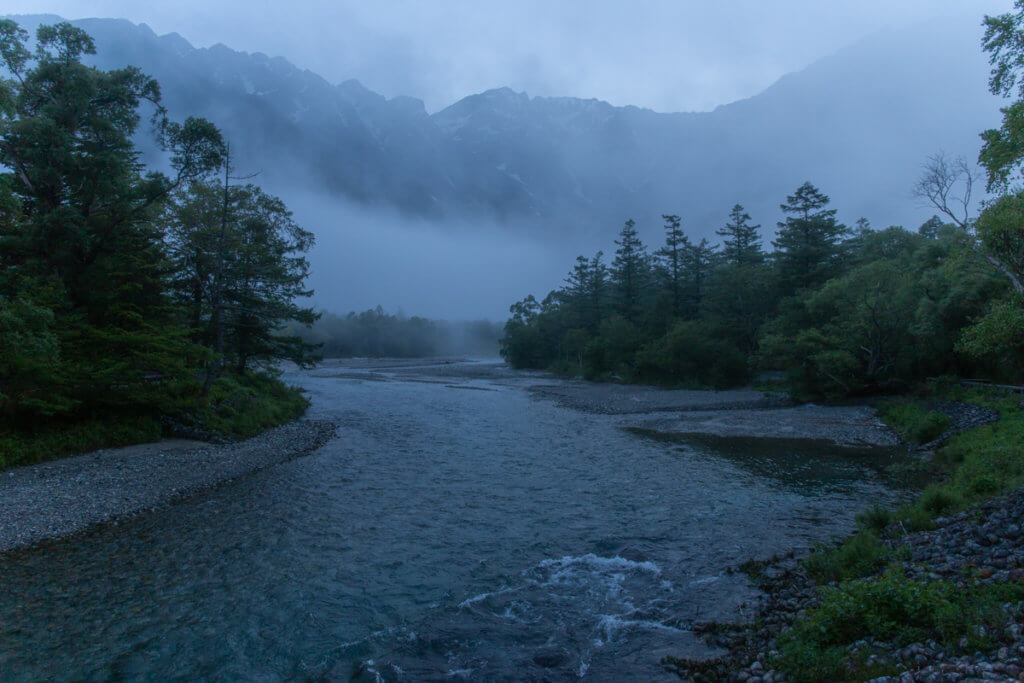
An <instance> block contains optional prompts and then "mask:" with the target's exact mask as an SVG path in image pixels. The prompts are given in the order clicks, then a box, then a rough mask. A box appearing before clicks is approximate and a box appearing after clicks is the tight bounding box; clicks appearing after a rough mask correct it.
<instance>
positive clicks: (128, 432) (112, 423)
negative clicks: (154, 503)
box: [0, 413, 161, 469]
mask: <svg viewBox="0 0 1024 683" xmlns="http://www.w3.org/2000/svg"><path fill="white" fill-rule="evenodd" d="M160 435H161V428H160V423H159V422H157V420H156V419H155V418H153V417H152V416H150V415H130V414H127V415H119V414H116V413H114V414H109V415H107V416H105V417H103V418H91V419H84V420H83V419H77V420H74V421H64V420H54V421H51V422H48V423H46V424H41V425H35V426H32V427H27V428H22V429H16V430H10V431H7V432H5V433H3V434H0V469H6V468H8V467H19V466H23V465H32V464H35V463H37V462H42V461H44V460H50V459H52V458H56V457H60V456H62V455H71V454H74V453H82V452H85V451H91V450H95V449H97V448H113V447H116V446H130V445H132V444H137V443H146V442H149V441H156V440H157V439H159V438H160Z"/></svg>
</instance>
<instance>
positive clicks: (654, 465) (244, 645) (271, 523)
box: [0, 363, 894, 680]
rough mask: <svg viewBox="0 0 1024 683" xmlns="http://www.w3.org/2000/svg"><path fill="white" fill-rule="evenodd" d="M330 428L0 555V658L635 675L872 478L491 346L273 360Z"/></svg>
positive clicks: (443, 675)
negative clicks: (659, 434)
mask: <svg viewBox="0 0 1024 683" xmlns="http://www.w3.org/2000/svg"><path fill="white" fill-rule="evenodd" d="M288 379H289V380H290V381H293V382H296V383H300V384H302V385H303V386H304V387H305V388H307V389H308V390H309V392H310V396H311V398H312V401H313V406H312V408H311V411H310V416H311V417H314V418H330V419H333V420H335V421H336V422H337V423H338V424H339V425H340V429H339V437H338V438H337V439H336V440H334V441H333V442H331V443H329V444H328V445H326V446H325V447H323V448H322V449H320V450H319V451H317V452H316V453H314V454H312V455H310V456H307V457H304V458H299V459H297V460H294V461H291V462H289V463H286V464H284V465H280V466H278V467H274V468H271V469H268V470H264V471H262V472H260V473H257V474H255V475H253V476H250V477H246V478H243V479H242V480H239V481H235V482H231V483H228V484H225V485H223V486H220V487H218V488H215V489H213V490H212V491H207V492H205V493H203V494H201V495H199V496H197V497H195V498H192V499H190V500H188V501H186V502H183V503H180V504H177V505H174V506H173V507H170V508H167V509H163V510H160V511H157V512H155V513H152V514H149V515H147V516H143V517H140V518H138V519H135V520H132V521H130V522H127V523H122V524H119V525H109V526H106V527H103V528H101V529H99V530H98V531H94V532H91V533H88V534H84V535H79V536H76V537H72V538H70V539H67V540H64V541H60V542H57V543H53V544H49V545H46V546H43V547H38V548H33V549H30V550H26V551H21V552H18V553H14V554H10V555H8V556H6V557H0V679H16V680H17V679H40V678H56V679H67V678H73V679H111V678H118V679H120V678H146V679H167V678H178V679H190V680H193V679H197V678H204V679H219V680H225V679H239V678H242V679H246V680H280V679H320V678H327V679H340V680H349V679H351V678H357V679H360V680H362V679H366V680H374V679H378V680H380V679H384V680H391V679H400V680H423V679H430V680H435V679H436V680H459V679H471V680H495V679H498V680H508V679H541V678H545V679H549V680H566V679H575V678H580V677H583V678H585V679H588V680H651V679H656V678H659V677H661V676H665V675H666V674H665V673H664V672H663V670H662V668H661V667H660V665H659V663H658V662H659V659H660V658H661V657H662V656H664V655H665V654H670V653H671V654H677V655H693V654H697V653H700V652H703V651H704V650H702V647H703V646H702V645H701V644H700V642H699V641H698V640H697V639H696V638H695V637H694V636H693V635H692V634H691V633H690V632H689V630H688V628H687V627H688V624H690V623H691V622H692V621H694V620H699V619H708V618H712V617H715V616H716V615H718V616H723V617H726V616H730V615H733V616H735V614H737V613H740V614H741V613H743V612H744V610H745V609H749V608H748V607H745V606H744V604H745V603H747V602H748V601H750V600H751V598H752V595H753V593H752V589H751V588H750V587H749V586H748V584H747V581H746V579H745V578H744V577H743V576H742V575H741V574H729V573H727V572H726V569H727V568H728V567H729V566H734V565H736V564H738V563H740V562H742V561H744V560H746V559H748V558H751V557H756V558H764V557H768V556H771V555H773V554H775V553H778V552H784V551H786V550H789V549H791V548H796V547H806V546H809V545H812V544H813V543H815V542H817V541H820V540H823V539H828V538H831V537H834V536H836V535H838V534H841V533H844V532H846V531H848V530H849V529H850V528H851V526H852V520H853V516H854V515H855V513H856V512H857V511H858V510H860V509H863V508H864V507H866V506H867V505H869V504H870V502H871V501H872V499H878V498H882V499H888V498H891V497H892V496H893V495H894V494H893V491H892V490H890V489H889V488H888V487H887V485H886V483H885V482H884V481H883V480H882V479H881V478H880V477H879V475H878V474H877V472H876V469H873V468H872V467H871V466H870V465H871V458H870V456H866V455H865V454H863V453H850V452H844V451H842V450H841V449H837V448H834V447H829V446H824V445H821V444H812V445H811V446H807V445H803V446H800V445H797V444H787V443H781V442H775V443H773V444H772V445H771V446H770V447H768V446H765V445H759V444H758V442H757V441H753V440H747V441H740V442H729V441H728V440H719V441H710V442H708V441H704V442H699V443H696V442H689V443H687V442H681V441H677V440H672V439H664V438H661V439H659V438H652V436H651V435H648V434H644V433H639V432H635V431H631V430H628V429H625V428H623V424H622V422H621V420H622V418H619V417H616V416H609V415H596V414H589V413H584V412H579V411H575V410H571V409H568V408H563V407H560V406H559V405H557V404H556V403H554V402H552V401H550V400H546V399H542V398H538V397H537V396H535V395H534V394H532V393H531V392H530V391H529V387H530V386H532V385H536V384H542V383H548V384H551V383H553V382H557V380H551V379H547V378H544V377H542V376H539V375H526V374H516V373H512V372H510V371H506V370H503V369H502V368H500V367H499V366H497V365H496V364H493V363H492V364H487V363H475V364H462V365H458V364H456V365H437V366H422V367H414V366H410V365H409V364H398V365H397V366H393V367H388V364H387V363H378V364H376V365H375V364H372V363H333V364H330V365H327V366H322V367H321V368H319V369H317V370H314V371H310V372H294V373H291V374H290V375H289V376H288Z"/></svg>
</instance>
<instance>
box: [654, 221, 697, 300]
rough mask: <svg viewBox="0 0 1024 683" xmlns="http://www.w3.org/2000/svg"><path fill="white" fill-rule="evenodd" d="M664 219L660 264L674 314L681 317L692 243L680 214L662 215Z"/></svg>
mask: <svg viewBox="0 0 1024 683" xmlns="http://www.w3.org/2000/svg"><path fill="white" fill-rule="evenodd" d="M662 219H663V220H664V221H665V246H664V247H662V248H661V249H659V250H658V254H657V257H658V264H659V266H660V268H661V271H662V273H663V274H664V278H665V284H666V289H667V290H668V293H669V298H670V300H671V301H672V315H673V316H674V317H679V316H681V315H682V314H683V297H684V289H685V282H684V279H685V271H686V265H687V259H688V255H689V253H690V250H691V248H692V245H691V244H690V240H689V238H688V237H687V236H686V233H684V232H683V230H682V221H681V220H680V218H679V216H676V215H662Z"/></svg>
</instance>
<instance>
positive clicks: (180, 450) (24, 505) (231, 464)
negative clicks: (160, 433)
mask: <svg viewBox="0 0 1024 683" xmlns="http://www.w3.org/2000/svg"><path fill="white" fill-rule="evenodd" d="M336 429H337V428H336V425H335V424H334V423H332V422H326V421H319V420H296V421H294V422H290V423H288V424H285V425H282V426H280V427H276V428H274V429H270V430H267V431H266V432H264V433H262V434H260V435H259V436H256V437H253V438H251V439H247V440H246V441H241V442H238V443H231V444H219V445H213V444H206V443H201V442H196V441H180V440H178V441H165V442H158V443H154V444H142V445H139V446H128V447H125V448H114V449H106V450H101V451H95V452H93V453H86V454H83V455H78V456H75V457H70V458H64V459H62V460H56V461H53V462H47V463H43V464H40V465H33V466H30V467H21V468H18V469H14V470H11V471H9V472H3V473H0V552H7V551H11V550H14V549H16V548H21V547H25V546H29V545H33V544H36V543H40V542H43V541H47V540H52V539H55V538H59V537H62V536H67V535H70V534H74V533H77V532H80V531H83V530H85V529H87V528H89V527H92V526H94V525H98V524H103V523H106V522H110V521H114V520H120V519H124V518H127V517H131V516H133V515H136V514H139V513H142V512H145V511H148V510H151V509H153V508H157V507H160V506H163V505H167V504H169V503H173V502H174V501H176V500H181V499H183V498H185V497H188V496H190V495H193V494H195V493H197V492H198V491H201V490H203V489H206V488H210V487H212V486H215V485H217V484H220V483H222V482H225V481H228V480H231V479H235V478H237V477H241V476H245V475H247V474H251V473H253V472H256V471H258V470H261V469H263V468H265V467H269V466H271V465H276V464H278V463H282V462H285V461H287V460H291V459H294V458H297V457H300V456H302V455H306V454H309V453H312V452H313V451H315V450H317V449H318V448H320V447H321V446H322V445H324V444H325V443H327V442H328V441H330V440H331V439H332V438H334V437H335V434H336Z"/></svg>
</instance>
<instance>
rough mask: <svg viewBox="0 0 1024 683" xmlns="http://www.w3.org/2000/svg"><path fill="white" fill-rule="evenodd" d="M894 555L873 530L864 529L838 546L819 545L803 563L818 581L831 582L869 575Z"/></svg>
mask: <svg viewBox="0 0 1024 683" xmlns="http://www.w3.org/2000/svg"><path fill="white" fill-rule="evenodd" d="M892 555H893V551H892V550H891V549H890V548H889V547H888V546H886V545H885V544H884V543H882V542H881V541H880V540H878V537H877V536H875V534H874V533H872V532H871V531H869V530H867V529H863V530H861V531H859V532H857V533H856V534H854V535H853V536H851V537H850V538H848V539H846V541H845V542H843V544H842V545H840V546H838V547H836V548H832V549H830V550H826V549H822V548H819V549H818V551H817V552H815V553H813V554H811V555H810V556H809V557H808V558H807V559H806V560H804V566H805V567H806V568H807V572H808V573H809V574H810V575H811V576H812V577H813V578H814V580H815V581H817V582H818V583H831V582H833V581H845V580H847V579H857V578H861V577H864V576H869V575H871V574H873V573H875V572H876V571H878V570H879V569H881V568H882V567H884V566H885V565H886V563H887V562H889V560H890V559H891V558H892Z"/></svg>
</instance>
